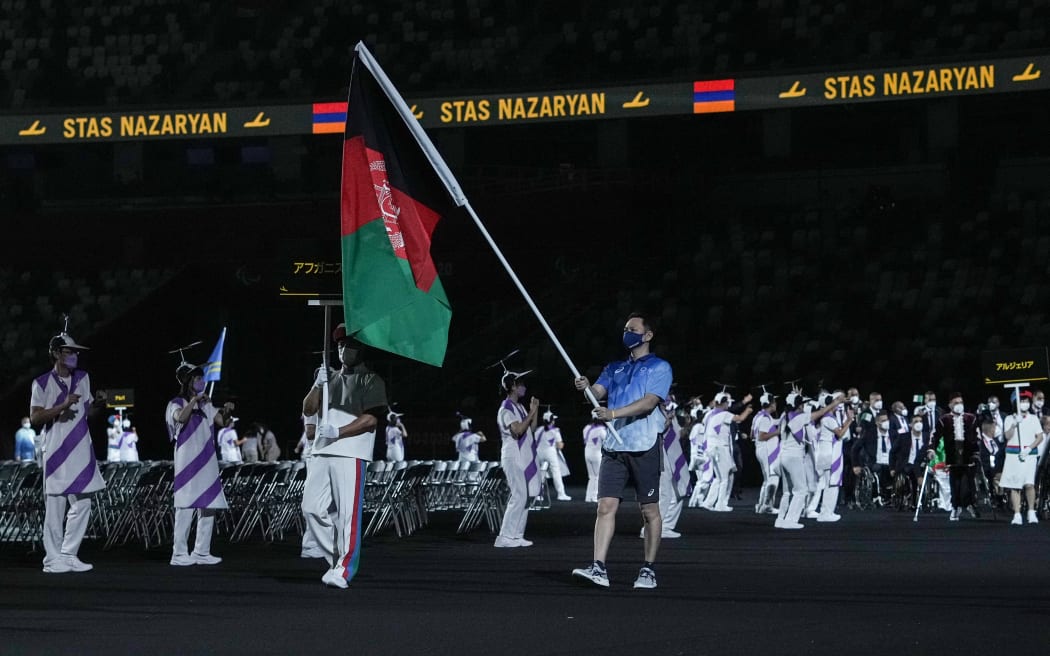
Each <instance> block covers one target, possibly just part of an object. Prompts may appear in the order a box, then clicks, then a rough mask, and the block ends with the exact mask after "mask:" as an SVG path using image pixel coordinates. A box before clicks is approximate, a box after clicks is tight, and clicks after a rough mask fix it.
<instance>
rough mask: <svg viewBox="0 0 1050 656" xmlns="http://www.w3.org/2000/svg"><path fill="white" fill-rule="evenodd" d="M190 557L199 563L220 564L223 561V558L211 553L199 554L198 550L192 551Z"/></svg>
mask: <svg viewBox="0 0 1050 656" xmlns="http://www.w3.org/2000/svg"><path fill="white" fill-rule="evenodd" d="M190 558H192V559H193V562H194V563H195V564H197V565H218V564H219V563H221V562H222V558H219V557H218V556H213V555H211V554H199V553H197V552H194V553H191V554H190Z"/></svg>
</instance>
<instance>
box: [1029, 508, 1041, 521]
mask: <svg viewBox="0 0 1050 656" xmlns="http://www.w3.org/2000/svg"><path fill="white" fill-rule="evenodd" d="M1028 523H1029V524H1038V523H1039V517H1038V516H1036V514H1035V511H1034V510H1029V511H1028Z"/></svg>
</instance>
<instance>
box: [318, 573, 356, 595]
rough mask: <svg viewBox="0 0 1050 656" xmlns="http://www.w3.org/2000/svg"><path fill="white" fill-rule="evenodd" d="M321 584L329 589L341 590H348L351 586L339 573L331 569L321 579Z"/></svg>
mask: <svg viewBox="0 0 1050 656" xmlns="http://www.w3.org/2000/svg"><path fill="white" fill-rule="evenodd" d="M321 583H324V584H325V586H326V587H329V588H339V589H340V590H346V589H347V588H348V587H350V585H349V584H348V583H347V582H346V579H344V578H343V577H342V576H341V575H340V574H339V572H338V571H336V570H334V569H330V570H328V571H327V572H325V573H324V576H322V577H321Z"/></svg>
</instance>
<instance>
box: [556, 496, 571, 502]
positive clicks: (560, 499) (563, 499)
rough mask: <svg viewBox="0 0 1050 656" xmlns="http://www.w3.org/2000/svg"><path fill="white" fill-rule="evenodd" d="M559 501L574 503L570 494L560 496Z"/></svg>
mask: <svg viewBox="0 0 1050 656" xmlns="http://www.w3.org/2000/svg"><path fill="white" fill-rule="evenodd" d="M558 501H572V497H570V496H569V495H568V494H559V495H558Z"/></svg>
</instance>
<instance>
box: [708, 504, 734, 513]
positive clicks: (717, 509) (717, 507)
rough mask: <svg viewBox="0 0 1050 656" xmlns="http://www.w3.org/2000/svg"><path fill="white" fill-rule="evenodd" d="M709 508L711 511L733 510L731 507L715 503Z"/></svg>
mask: <svg viewBox="0 0 1050 656" xmlns="http://www.w3.org/2000/svg"><path fill="white" fill-rule="evenodd" d="M711 510H712V511H713V512H733V507H732V506H721V505H716V506H715V507H713V508H711Z"/></svg>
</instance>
